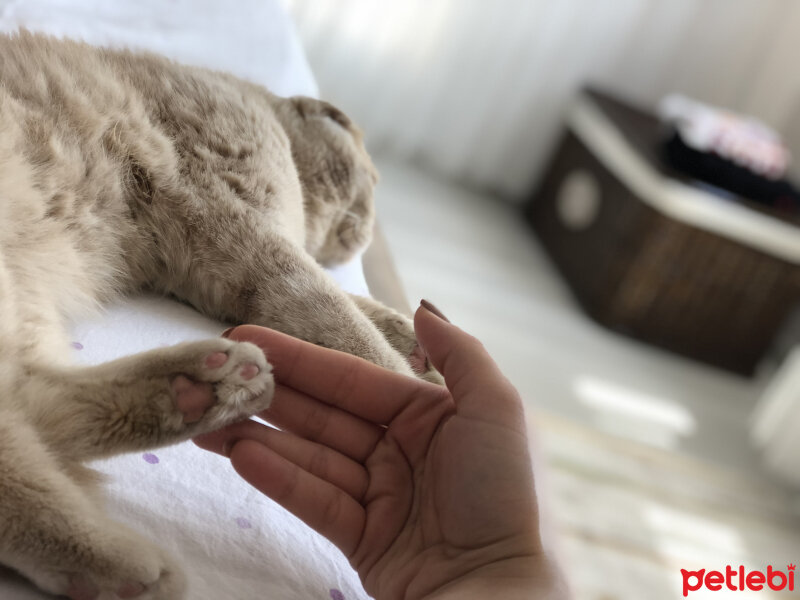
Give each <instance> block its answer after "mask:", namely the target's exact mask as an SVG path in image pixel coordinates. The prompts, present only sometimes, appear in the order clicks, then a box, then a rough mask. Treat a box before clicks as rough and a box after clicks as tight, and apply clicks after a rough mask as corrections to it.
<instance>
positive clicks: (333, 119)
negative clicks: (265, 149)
mask: <svg viewBox="0 0 800 600" xmlns="http://www.w3.org/2000/svg"><path fill="white" fill-rule="evenodd" d="M276 112H277V113H278V116H279V118H280V120H281V123H282V125H283V127H284V129H285V130H286V133H287V134H288V136H289V139H290V141H291V144H292V157H293V159H294V163H295V166H296V167H297V171H298V174H299V175H300V181H301V182H302V185H303V200H304V204H305V213H306V215H305V219H306V249H307V250H308V251H309V253H310V254H311V255H312V256H314V257H315V258H316V259H317V260H318V261H319V262H320V263H322V264H324V265H330V264H337V263H341V262H344V261H346V260H348V259H349V258H350V257H352V256H353V255H354V254H355V253H356V252H358V251H359V250H361V249H362V248H364V247H365V246H366V245H367V244H368V243H369V242H370V240H371V236H372V226H373V222H374V219H375V208H374V204H373V190H374V188H375V184H376V183H377V182H378V172H377V170H376V169H375V166H374V165H373V164H372V160H371V159H370V157H369V155H368V154H367V151H366V149H365V148H364V141H363V136H362V134H361V131H360V130H359V129H358V128H357V127H356V126H355V125H354V124H353V122H352V121H351V120H350V119H349V118H348V117H347V116H346V115H345V114H344V113H343V112H342V111H340V110H339V109H338V108H336V107H334V106H333V105H331V104H329V103H327V102H323V101H320V100H315V99H313V98H306V97H304V96H294V97H292V98H287V99H282V101H280V102H279V103H278V105H277V106H276Z"/></svg>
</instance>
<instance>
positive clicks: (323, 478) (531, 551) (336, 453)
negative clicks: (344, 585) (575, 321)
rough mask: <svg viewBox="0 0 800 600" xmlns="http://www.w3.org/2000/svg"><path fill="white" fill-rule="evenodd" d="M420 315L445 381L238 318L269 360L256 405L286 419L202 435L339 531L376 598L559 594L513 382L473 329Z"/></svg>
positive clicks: (270, 491)
mask: <svg viewBox="0 0 800 600" xmlns="http://www.w3.org/2000/svg"><path fill="white" fill-rule="evenodd" d="M414 326H415V330H416V333H417V337H418V339H419V343H420V345H421V346H422V348H423V349H424V350H425V352H426V354H427V356H428V357H429V359H430V360H431V362H432V363H433V365H434V366H435V367H436V368H437V369H438V370H439V371H440V372H441V373H442V374H443V376H444V378H445V381H446V386H447V387H446V388H444V387H440V386H436V385H433V384H429V383H426V382H423V381H421V380H418V379H412V378H409V377H405V376H403V375H399V374H396V373H392V372H390V371H387V370H385V369H382V368H380V367H378V366H375V365H373V364H371V363H368V362H366V361H364V360H361V359H359V358H356V357H353V356H350V355H347V354H343V353H341V352H336V351H333V350H327V349H324V348H319V347H317V346H314V345H311V344H308V343H305V342H302V341H299V340H296V339H294V338H291V337H289V336H286V335H283V334H281V333H277V332H275V331H272V330H268V329H265V328H262V327H257V326H250V325H245V326H241V327H237V328H236V329H234V330H233V331H232V332H231V333H230V335H229V337H230V338H231V339H233V340H238V341H241V340H246V341H249V342H252V343H255V344H256V345H258V346H260V347H261V348H262V349H263V350H264V351H265V352H266V354H267V356H268V359H269V361H270V362H271V363H272V365H273V368H274V376H275V379H276V382H277V386H276V390H275V396H274V399H273V402H272V405H271V406H270V408H269V409H268V410H266V411H265V412H263V413H262V414H261V415H259V416H261V417H262V418H264V419H265V420H266V421H268V422H270V423H272V424H274V425H275V426H277V427H279V428H280V430H278V429H273V428H270V427H266V426H264V425H262V424H259V423H257V422H255V421H246V422H243V423H238V424H236V425H233V426H230V427H227V428H225V429H223V430H221V431H218V432H215V433H212V434H208V435H205V436H203V437H201V438H198V439H197V440H196V442H197V444H198V445H199V446H200V447H202V448H205V449H208V450H213V451H216V452H219V453H222V454H226V455H227V456H229V457H230V459H231V463H232V464H233V466H234V468H235V469H236V470H237V472H238V473H239V474H240V475H241V476H242V477H243V478H244V479H245V480H247V481H248V482H249V483H251V484H252V485H253V486H255V487H256V488H257V489H259V490H260V491H261V492H263V493H264V494H266V495H267V496H269V497H271V498H272V499H274V500H275V501H276V502H278V503H280V504H281V505H283V506H284V507H285V508H287V509H288V510H290V511H291V512H292V513H294V514H295V515H297V516H298V517H299V518H300V519H302V520H303V521H305V522H306V523H307V524H308V525H309V526H311V527H313V528H314V529H316V530H317V531H318V532H320V533H321V534H322V535H324V536H326V537H327V538H329V539H330V540H331V541H332V542H333V543H334V544H336V545H337V546H338V547H339V549H340V550H341V551H342V552H343V553H344V554H345V555H346V556H347V557H348V558H349V560H350V562H351V564H352V565H353V567H354V568H355V569H356V571H357V572H358V573H359V575H360V576H361V580H362V582H363V584H364V588H365V589H366V590H367V592H369V593H370V594H372V595H373V596H374V597H376V598H378V599H379V600H393V599H396V598H397V599H399V598H403V599H422V598H450V597H452V598H456V597H458V598H470V597H473V592H476V591H477V590H482V591H485V592H499V591H502V592H505V595H504V596H503V597H504V598H512V597H517V594H518V597H519V598H531V597H534V593H539V594H541V595H542V596H541V597H544V596H547V597H551V594H553V595H552V597H559V598H560V597H562V595H561V594H562V592H563V590H561V588H560V584H558V583H557V580H558V577H557V576H556V571H555V569H554V568H553V567H552V566H551V565H550V564H549V562H548V561H547V559H546V558H545V555H544V552H543V549H542V544H541V539H540V535H539V521H538V508H537V503H536V496H535V491H534V485H533V476H532V470H531V463H530V454H529V451H528V441H527V434H526V428H525V420H524V415H523V409H522V403H521V401H520V398H519V395H518V393H517V391H516V390H515V389H514V387H513V386H512V385H511V384H510V383H509V382H508V380H507V379H506V378H505V377H503V375H502V374H501V373H500V371H499V370H498V368H497V366H496V365H495V363H494V362H493V361H492V359H491V358H490V357H489V355H488V354H487V353H486V351H485V350H484V348H483V346H482V345H481V344H480V343H479V342H478V341H477V340H476V339H475V338H473V337H471V336H469V335H467V334H466V333H464V332H463V331H461V330H460V329H458V328H457V327H455V326H454V325H451V324H450V323H448V322H447V321H444V320H442V319H440V318H439V317H437V316H436V315H435V314H434V313H432V312H430V311H429V310H427V309H425V308H420V309H419V310H418V311H417V313H416V315H415V318H414ZM448 390H449V391H448ZM474 597H478V595H477V594H475V595H474ZM480 597H483V596H482V595H481V596H480Z"/></svg>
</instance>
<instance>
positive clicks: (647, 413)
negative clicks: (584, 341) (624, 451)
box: [573, 376, 697, 449]
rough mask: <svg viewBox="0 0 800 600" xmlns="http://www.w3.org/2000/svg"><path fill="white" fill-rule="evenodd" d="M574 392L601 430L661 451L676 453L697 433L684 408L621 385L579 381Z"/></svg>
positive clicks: (592, 378) (586, 377) (587, 380)
mask: <svg viewBox="0 0 800 600" xmlns="http://www.w3.org/2000/svg"><path fill="white" fill-rule="evenodd" d="M573 389H574V392H575V394H576V395H577V396H578V399H579V400H580V401H581V403H583V404H584V405H586V406H588V407H589V408H591V409H593V410H594V411H595V415H594V416H595V420H596V422H597V424H598V426H599V427H600V428H601V429H602V430H604V431H606V432H608V433H613V434H615V435H619V436H622V437H625V438H628V439H634V440H636V441H640V442H644V443H647V444H649V445H653V446H657V447H659V448H665V449H674V448H676V447H677V446H678V444H679V442H680V439H681V438H682V437H686V436H689V435H691V434H692V433H694V431H695V430H696V429H697V423H696V421H695V418H694V416H692V414H691V413H690V412H689V411H688V410H687V409H686V408H684V407H683V406H680V405H679V404H677V403H676V402H671V401H670V400H667V399H665V398H658V397H656V396H652V395H650V394H647V393H644V392H640V391H638V390H635V389H632V388H630V387H627V386H623V385H620V384H617V383H612V382H609V381H604V380H602V379H596V378H594V377H591V376H580V377H577V378H576V379H575V381H574V384H573Z"/></svg>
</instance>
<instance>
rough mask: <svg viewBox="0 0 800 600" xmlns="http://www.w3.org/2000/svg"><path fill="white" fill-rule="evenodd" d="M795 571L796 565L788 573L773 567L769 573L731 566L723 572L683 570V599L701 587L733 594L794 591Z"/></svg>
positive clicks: (789, 567) (768, 568)
mask: <svg viewBox="0 0 800 600" xmlns="http://www.w3.org/2000/svg"><path fill="white" fill-rule="evenodd" d="M794 570H795V565H793V564H792V565H788V566H787V567H786V572H783V571H780V570H778V569H774V568H773V567H772V565H770V566H768V567H767V571H766V572H764V571H747V570H745V568H744V566H740V567H739V568H738V569H734V568H733V567H731V566H730V565H728V566H727V567H725V572H724V573H723V572H722V571H706V570H705V569H700V570H698V571H687V570H686V569H681V575H682V576H683V597H684V598H685V597H686V596H688V595H689V592H696V591H697V590H699V589H700V588H701V587H704V588H706V589H707V590H711V591H712V592H718V591H719V590H721V589H723V586H724V587H725V588H727V589H729V590H731V591H733V592H737V591H738V592H742V591H744V590H750V591H754V592H758V591H760V590H763V589H770V590H775V591H776V592H779V591H781V590H789V591H794Z"/></svg>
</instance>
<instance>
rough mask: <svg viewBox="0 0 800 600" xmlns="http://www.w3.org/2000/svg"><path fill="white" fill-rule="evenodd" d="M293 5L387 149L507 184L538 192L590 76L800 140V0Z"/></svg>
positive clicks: (327, 74) (487, 184)
mask: <svg viewBox="0 0 800 600" xmlns="http://www.w3.org/2000/svg"><path fill="white" fill-rule="evenodd" d="M287 2H288V5H289V9H290V11H291V13H292V15H293V17H294V19H295V21H296V22H297V25H298V28H299V30H300V35H301V38H302V40H303V42H304V45H305V47H306V51H307V53H308V56H309V60H310V62H311V66H312V68H313V70H314V72H315V74H316V76H317V78H318V80H319V84H320V89H321V94H322V95H323V97H326V98H328V99H330V100H331V101H333V102H334V103H337V104H338V105H340V106H341V107H342V108H343V109H344V110H345V111H347V112H348V113H350V114H351V116H353V118H354V119H355V120H356V121H357V122H358V123H359V124H360V125H361V126H362V127H363V129H364V130H365V131H366V134H367V140H368V144H369V145H370V147H371V149H372V150H373V151H378V152H389V153H393V154H395V155H397V156H399V157H401V158H404V159H408V160H413V161H416V162H420V163H423V164H424V165H425V166H427V167H429V168H432V169H435V170H438V171H440V172H442V173H444V174H446V175H448V176H450V177H453V178H455V179H458V180H462V181H465V182H468V183H471V184H475V185H478V186H481V187H484V188H488V189H494V190H496V191H499V192H501V193H503V194H505V195H509V196H512V197H518V198H519V197H522V196H524V194H525V193H526V192H527V191H528V190H529V189H530V187H531V185H532V184H533V183H534V182H535V180H536V177H537V176H538V174H539V173H540V171H541V168H542V167H543V165H544V163H545V162H546V160H547V158H548V155H549V153H550V152H551V150H552V148H553V144H554V143H555V141H556V139H557V136H558V133H559V131H560V126H561V116H562V109H563V107H564V106H565V103H566V102H567V101H568V100H569V98H570V97H571V96H572V95H573V94H574V93H575V92H576V90H577V89H579V88H580V87H581V86H582V85H584V84H586V83H594V84H596V85H599V86H601V87H603V88H606V89H608V90H610V91H615V92H617V93H619V94H621V95H623V96H626V97H629V98H630V99H632V100H634V101H637V102H639V103H642V104H644V105H650V106H652V105H654V103H655V102H657V101H658V100H659V99H660V98H661V97H662V96H663V95H664V94H666V93H668V92H672V91H679V92H682V93H685V94H687V95H690V96H693V97H695V98H698V99H700V100H703V101H706V102H710V103H713V104H718V105H722V106H726V107H728V108H731V109H734V110H739V111H744V112H747V113H750V114H754V115H756V116H759V117H761V118H762V119H764V120H765V121H767V122H768V123H770V124H771V125H773V126H775V127H777V128H778V129H779V130H781V131H782V132H783V133H784V135H786V136H787V138H788V141H789V142H790V145H792V146H796V147H797V149H799V150H800V122H798V123H796V124H795V121H800V108H799V105H800V65H798V64H797V63H798V58H797V57H798V52H797V48H796V46H797V45H798V44H799V43H800V42H798V40H800V2H797V1H796V0H493V1H485V0H395V1H394V2H391V1H388V0H335V1H332V0H287ZM796 155H797V157H798V161H799V162H800V152H796Z"/></svg>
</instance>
